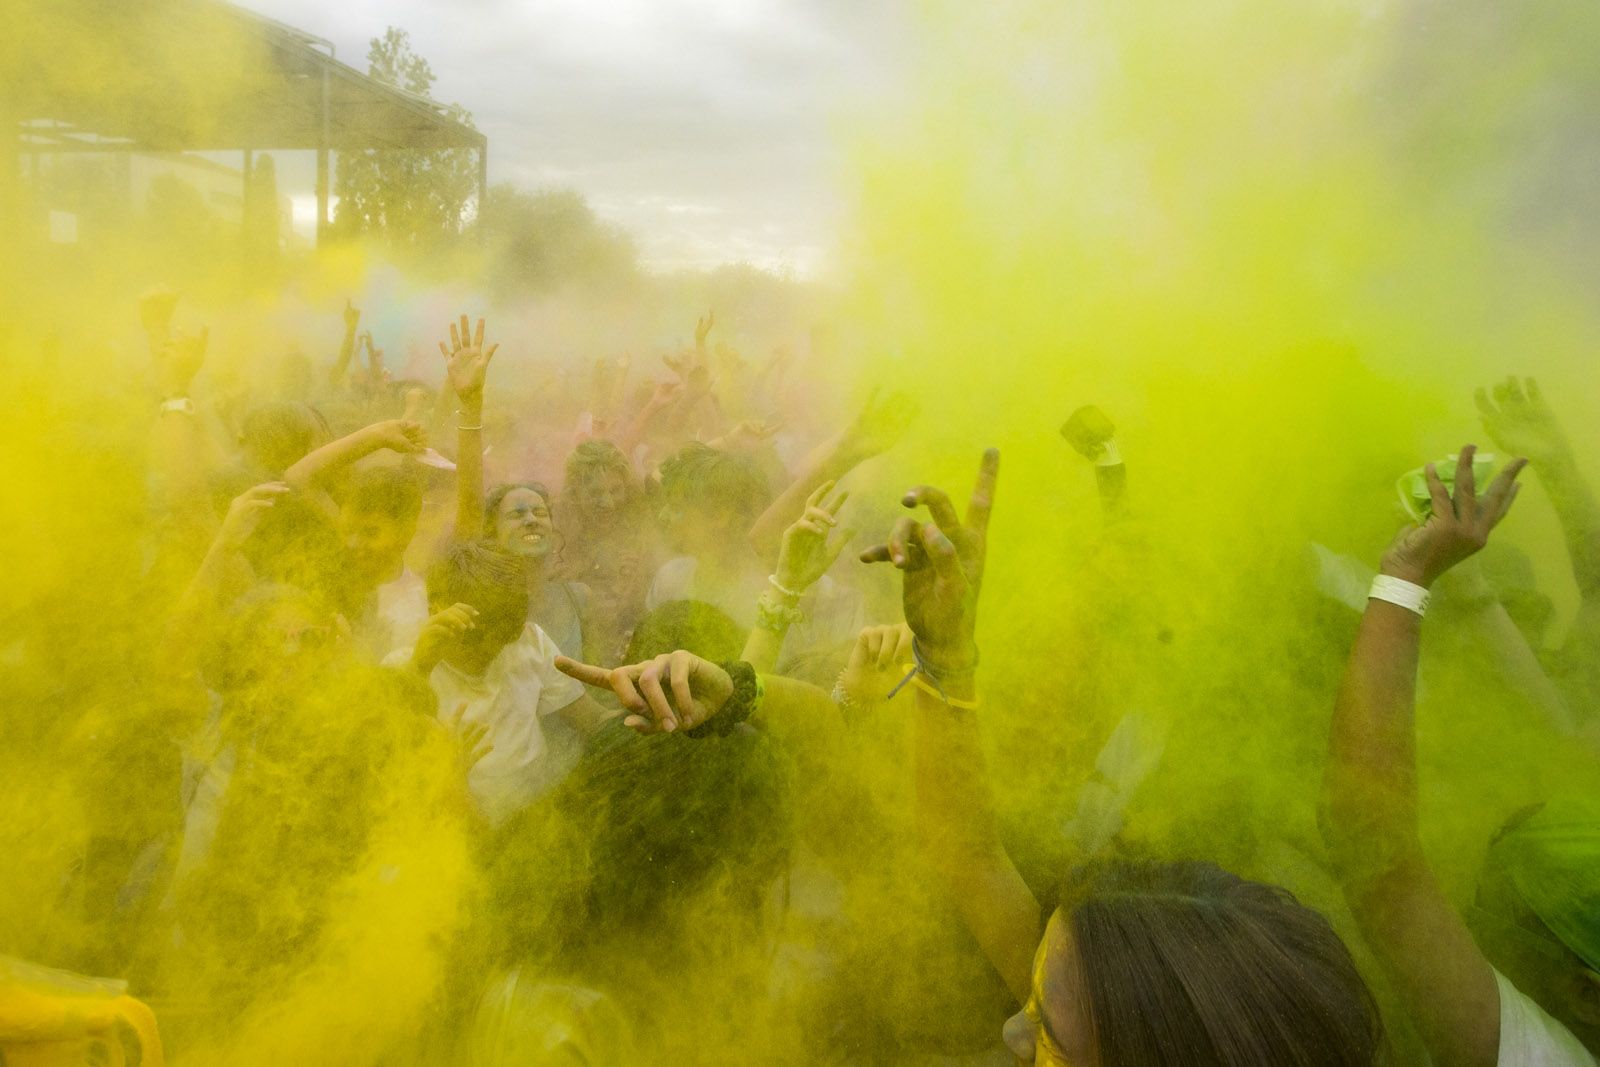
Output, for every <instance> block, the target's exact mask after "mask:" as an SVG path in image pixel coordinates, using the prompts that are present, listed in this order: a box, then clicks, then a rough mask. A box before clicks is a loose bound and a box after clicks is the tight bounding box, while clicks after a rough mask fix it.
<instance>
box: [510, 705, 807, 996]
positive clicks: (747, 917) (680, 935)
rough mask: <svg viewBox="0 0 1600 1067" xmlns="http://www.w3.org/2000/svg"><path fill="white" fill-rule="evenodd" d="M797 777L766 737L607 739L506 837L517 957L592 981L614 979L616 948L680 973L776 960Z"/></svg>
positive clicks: (617, 731) (622, 731) (614, 735)
mask: <svg viewBox="0 0 1600 1067" xmlns="http://www.w3.org/2000/svg"><path fill="white" fill-rule="evenodd" d="M792 772H793V768H792V764H791V763H790V761H789V759H788V757H787V756H786V754H785V753H784V752H783V750H782V748H781V746H778V745H774V744H773V743H772V739H771V738H770V737H769V736H767V735H766V734H763V733H760V732H758V731H754V730H740V731H735V732H734V733H731V734H728V735H727V736H721V737H705V738H692V737H687V736H685V735H683V734H681V733H680V734H667V735H662V736H657V737H641V736H640V735H638V734H635V733H634V732H633V731H631V730H629V729H627V728H626V727H623V726H621V725H617V724H614V725H612V726H611V727H608V728H607V729H605V730H603V731H601V733H599V734H598V735H597V736H596V737H595V738H593V739H592V740H591V741H590V743H589V745H588V747H587V749H586V751H585V752H584V755H583V757H582V759H580V760H579V761H578V765H577V766H576V767H575V768H574V769H573V771H572V773H571V774H569V775H568V776H567V778H566V779H565V780H564V781H562V783H561V784H560V785H559V786H557V787H556V789H555V790H554V791H552V793H551V794H550V795H549V796H548V797H547V798H545V799H544V800H542V801H541V802H539V803H538V804H535V805H532V806H530V807H528V808H526V809H524V810H523V811H522V812H521V813H519V814H518V815H517V816H516V817H515V818H514V819H513V820H512V821H511V822H510V823H508V824H507V825H506V826H505V827H503V828H502V829H501V831H500V833H499V835H498V839H497V843H496V848H495V849H494V851H495V852H496V853H497V856H496V859H495V860H494V862H493V863H492V865H491V868H492V869H491V876H490V877H491V885H492V886H493V892H494V895H495V897H496V898H497V903H499V904H500V905H501V906H502V908H503V909H504V911H503V915H504V922H503V927H502V929H503V933H504V937H505V941H506V944H507V947H508V948H509V949H511V951H512V953H513V954H514V958H523V959H528V958H535V959H542V958H550V959H552V962H555V963H557V965H558V969H565V968H569V967H570V968H573V969H576V970H577V972H578V973H579V974H580V975H583V976H584V977H585V979H586V980H587V981H591V982H606V981H607V980H608V979H609V978H610V977H611V976H609V975H607V974H605V973H604V970H605V968H606V967H607V964H608V963H609V962H610V960H609V957H608V956H607V955H606V953H608V952H617V951H620V952H622V953H624V954H625V955H626V957H627V958H628V960H629V961H630V962H631V963H637V962H639V961H641V960H652V959H653V960H654V961H655V963H654V964H653V965H652V966H651V967H650V968H649V969H654V970H658V971H659V969H660V968H661V967H665V966H668V965H669V964H670V965H671V966H672V967H673V968H675V969H677V970H678V972H679V973H682V970H683V969H685V968H688V967H689V966H691V963H690V961H691V960H692V959H695V958H699V959H700V960H702V961H703V960H704V959H705V958H706V956H707V955H716V954H718V953H722V952H731V953H734V954H739V953H741V952H742V953H747V954H748V953H751V952H752V951H753V952H754V954H755V955H756V956H758V957H759V958H761V959H762V960H763V961H764V962H765V961H766V960H769V959H770V954H769V953H767V952H764V951H761V949H762V944H761V942H762V938H763V937H765V936H768V935H770V934H771V933H773V932H774V929H775V926H776V924H770V925H769V922H768V920H769V919H770V918H772V915H771V910H772V909H773V908H774V907H775V906H781V902H782V900H783V893H782V882H781V875H782V874H783V873H784V871H785V870H786V868H787V863H788V858H789V852H790V849H791V847H792V834H793V813H792V809H791V808H790V799H789V790H790V783H791V775H792ZM530 893H531V894H532V895H533V896H534V897H537V900H536V901H534V900H531V899H530ZM552 920H554V921H552ZM586 969H596V970H593V971H586Z"/></svg>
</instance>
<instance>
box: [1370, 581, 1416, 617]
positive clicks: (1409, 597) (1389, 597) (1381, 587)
mask: <svg viewBox="0 0 1600 1067" xmlns="http://www.w3.org/2000/svg"><path fill="white" fill-rule="evenodd" d="M1367 599H1368V600H1382V601H1383V602H1384V603H1386V604H1395V605H1397V606H1399V607H1402V608H1405V609H1406V610H1407V611H1414V612H1416V613H1417V614H1418V615H1426V614H1427V613H1428V601H1429V600H1430V599H1432V594H1430V593H1429V592H1428V591H1427V590H1426V589H1424V588H1423V587H1422V586H1420V585H1418V584H1417V583H1416V582H1408V581H1406V580H1405V579H1404V578H1396V577H1394V576H1393V575H1389V574H1380V575H1378V576H1377V577H1376V578H1374V579H1372V588H1371V589H1370V590H1369V591H1368V592H1367Z"/></svg>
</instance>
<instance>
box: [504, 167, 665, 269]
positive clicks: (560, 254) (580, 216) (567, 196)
mask: <svg viewBox="0 0 1600 1067" xmlns="http://www.w3.org/2000/svg"><path fill="white" fill-rule="evenodd" d="M480 222H481V223H482V225H483V228H484V243H485V253H486V255H487V256H488V259H489V264H490V272H489V273H490V277H491V278H493V279H494V281H495V284H496V286H497V287H498V288H500V289H501V290H502V291H503V292H545V291H549V290H551V289H555V288H558V287H560V286H563V285H568V284H572V285H579V286H589V287H596V286H616V285H621V284H626V283H628V282H631V281H632V280H633V279H634V278H635V277H636V275H637V271H638V252H637V250H636V249H635V248H634V245H633V241H632V239H630V238H629V237H628V235H627V234H626V233H624V232H623V231H622V230H621V229H619V228H618V227H616V226H613V225H610V224H608V223H605V222H602V221H601V220H600V219H599V218H597V217H596V215H595V213H594V209H593V208H591V207H590V206H589V204H588V203H587V202H586V201H585V200H584V199H583V197H582V196H581V195H580V194H578V193H577V192H574V191H573V190H570V189H549V190H541V191H539V192H536V193H526V192H522V191H521V190H519V189H516V188H515V187H513V186H511V185H508V184H502V185H496V186H495V187H494V188H492V189H490V190H489V195H488V198H487V199H486V201H485V203H484V206H483V212H482V216H481V219H480Z"/></svg>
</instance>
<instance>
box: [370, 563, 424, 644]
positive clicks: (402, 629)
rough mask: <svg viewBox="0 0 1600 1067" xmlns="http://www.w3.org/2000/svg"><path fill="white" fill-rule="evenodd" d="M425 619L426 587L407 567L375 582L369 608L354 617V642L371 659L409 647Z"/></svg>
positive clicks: (415, 639)
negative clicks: (356, 619) (375, 585)
mask: <svg viewBox="0 0 1600 1067" xmlns="http://www.w3.org/2000/svg"><path fill="white" fill-rule="evenodd" d="M427 621H428V587H427V586H426V584H424V583H423V581H422V579H421V578H419V577H417V576H416V575H415V574H413V573H411V572H410V571H409V570H402V571H401V572H400V576H399V577H398V578H396V579H394V581H392V582H384V583H383V584H382V585H380V586H378V591H377V595H376V597H375V598H374V600H373V603H372V607H371V610H370V611H369V612H368V614H367V615H365V616H364V617H363V618H361V619H360V620H358V621H357V623H356V626H355V638H356V644H358V645H359V646H360V647H361V648H363V649H365V650H366V652H367V654H368V655H370V656H372V657H373V658H374V659H379V660H381V659H384V657H386V656H388V655H389V654H390V653H391V652H393V651H395V649H399V648H411V647H412V646H414V645H415V644H416V643H417V635H418V634H420V633H421V632H422V627H423V624H425V623H426V622H427Z"/></svg>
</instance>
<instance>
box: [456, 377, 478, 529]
mask: <svg viewBox="0 0 1600 1067" xmlns="http://www.w3.org/2000/svg"><path fill="white" fill-rule="evenodd" d="M456 433H457V435H458V436H457V438H456V440H457V445H456V540H458V541H473V540H476V539H477V538H478V537H480V536H481V535H482V533H483V523H484V519H483V397H481V396H478V397H463V398H461V406H460V407H459V408H458V409H457V411H456Z"/></svg>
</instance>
